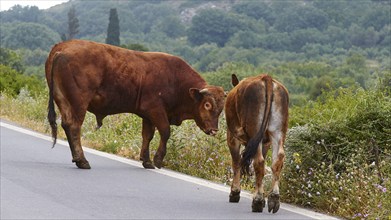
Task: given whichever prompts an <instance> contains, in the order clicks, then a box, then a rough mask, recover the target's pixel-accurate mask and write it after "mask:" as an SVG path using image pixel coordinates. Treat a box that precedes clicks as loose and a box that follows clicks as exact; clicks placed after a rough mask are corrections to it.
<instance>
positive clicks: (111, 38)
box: [106, 8, 120, 46]
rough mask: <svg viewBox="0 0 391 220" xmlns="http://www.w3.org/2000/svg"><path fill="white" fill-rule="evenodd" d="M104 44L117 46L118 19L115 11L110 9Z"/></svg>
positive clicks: (118, 42)
mask: <svg viewBox="0 0 391 220" xmlns="http://www.w3.org/2000/svg"><path fill="white" fill-rule="evenodd" d="M106 43H107V44H111V45H115V46H119V44H120V41H119V19H118V14H117V9H116V8H112V9H110V18H109V26H108V27H107V38H106Z"/></svg>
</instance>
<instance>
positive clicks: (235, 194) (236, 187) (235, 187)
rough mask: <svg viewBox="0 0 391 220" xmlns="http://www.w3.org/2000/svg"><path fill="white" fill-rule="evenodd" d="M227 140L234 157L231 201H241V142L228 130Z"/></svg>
mask: <svg viewBox="0 0 391 220" xmlns="http://www.w3.org/2000/svg"><path fill="white" fill-rule="evenodd" d="M227 142H228V147H229V150H230V152H231V157H232V170H233V173H234V176H233V181H232V185H231V193H230V194H229V202H239V200H240V142H239V140H238V139H236V138H235V137H233V135H232V134H231V132H230V131H229V130H228V131H227Z"/></svg>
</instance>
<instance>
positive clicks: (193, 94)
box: [189, 88, 203, 102]
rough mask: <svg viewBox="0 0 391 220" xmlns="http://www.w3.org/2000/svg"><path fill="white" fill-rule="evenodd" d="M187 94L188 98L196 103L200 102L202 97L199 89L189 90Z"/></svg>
mask: <svg viewBox="0 0 391 220" xmlns="http://www.w3.org/2000/svg"><path fill="white" fill-rule="evenodd" d="M189 93H190V97H191V98H192V99H193V100H195V101H197V102H199V101H201V100H202V97H203V95H202V93H201V92H200V90H199V89H197V88H190V89H189Z"/></svg>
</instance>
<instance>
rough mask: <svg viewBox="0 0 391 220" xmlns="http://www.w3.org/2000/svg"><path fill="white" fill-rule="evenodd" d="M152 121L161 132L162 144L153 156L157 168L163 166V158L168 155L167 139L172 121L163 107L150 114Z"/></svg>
mask: <svg viewBox="0 0 391 220" xmlns="http://www.w3.org/2000/svg"><path fill="white" fill-rule="evenodd" d="M150 121H151V122H152V124H154V125H155V126H156V128H157V130H158V131H159V134H160V144H159V147H158V149H157V151H156V154H155V156H154V158H153V163H154V165H155V166H156V167H157V168H159V169H160V168H162V167H163V159H164V156H166V148H167V141H168V139H169V138H170V123H169V121H168V117H167V114H166V112H165V111H163V110H162V109H161V108H154V112H151V114H150Z"/></svg>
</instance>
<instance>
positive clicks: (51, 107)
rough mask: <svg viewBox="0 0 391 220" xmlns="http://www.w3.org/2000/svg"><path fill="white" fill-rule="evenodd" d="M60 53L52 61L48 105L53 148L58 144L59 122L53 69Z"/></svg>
mask: <svg viewBox="0 0 391 220" xmlns="http://www.w3.org/2000/svg"><path fill="white" fill-rule="evenodd" d="M57 55H58V53H56V54H55V55H54V57H53V60H52V66H51V69H50V82H49V103H48V121H49V124H50V127H51V129H52V138H53V147H52V148H54V145H56V142H57V122H56V118H57V115H56V110H55V107H54V98H53V96H54V95H53V93H54V87H53V86H54V80H53V69H54V66H55V60H56V58H57V57H58V56H57Z"/></svg>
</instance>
